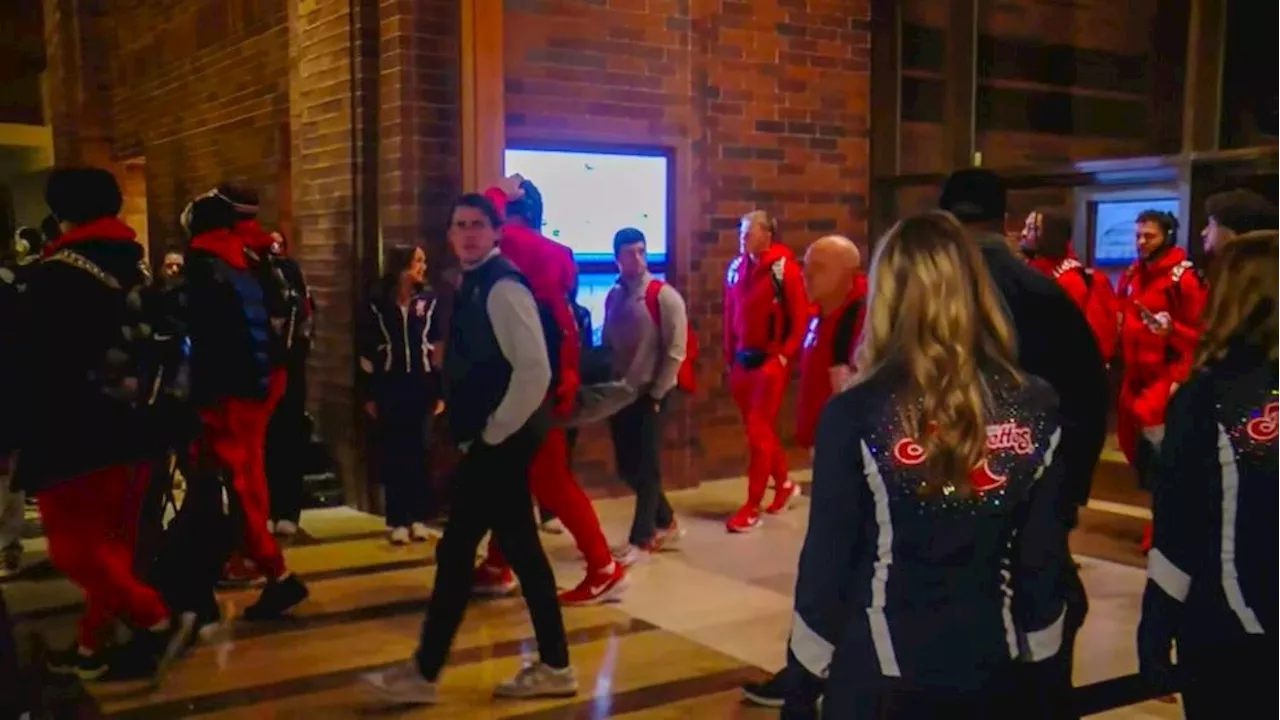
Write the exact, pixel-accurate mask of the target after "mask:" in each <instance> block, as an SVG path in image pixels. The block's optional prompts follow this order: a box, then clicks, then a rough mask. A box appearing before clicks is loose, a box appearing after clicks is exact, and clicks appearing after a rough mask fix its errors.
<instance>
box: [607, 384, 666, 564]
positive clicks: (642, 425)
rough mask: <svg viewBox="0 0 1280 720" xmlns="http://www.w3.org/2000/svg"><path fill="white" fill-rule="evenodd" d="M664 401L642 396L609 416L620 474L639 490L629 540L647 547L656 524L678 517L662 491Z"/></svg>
mask: <svg viewBox="0 0 1280 720" xmlns="http://www.w3.org/2000/svg"><path fill="white" fill-rule="evenodd" d="M661 419H662V404H661V403H655V402H654V400H653V398H651V397H649V396H648V395H644V396H642V397H641V398H640V399H638V400H636V401H635V402H634V403H632V404H630V405H628V406H626V407H625V408H623V409H622V410H620V411H619V412H618V414H616V415H614V416H613V417H611V418H609V435H610V436H611V437H612V438H613V457H614V461H615V463H616V464H617V468H618V475H619V476H620V477H621V478H622V480H623V482H625V483H626V484H627V485H629V486H630V487H631V489H632V490H635V493H636V511H635V515H634V516H633V518H632V520H631V537H630V538H629V540H628V542H630V543H631V544H632V545H636V546H639V547H643V546H644V545H645V544H647V543H648V542H649V541H650V540H652V539H653V534H654V530H655V529H656V528H664V529H665V528H669V527H671V524H672V522H674V520H675V518H674V517H673V515H672V512H671V504H670V503H668V502H667V496H666V495H665V494H663V492H662V466H661V462H660V452H661V445H662V423H661Z"/></svg>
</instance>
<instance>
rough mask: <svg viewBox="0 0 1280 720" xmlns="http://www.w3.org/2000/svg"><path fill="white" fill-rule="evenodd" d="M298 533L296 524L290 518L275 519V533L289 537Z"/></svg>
mask: <svg viewBox="0 0 1280 720" xmlns="http://www.w3.org/2000/svg"><path fill="white" fill-rule="evenodd" d="M297 534H298V524H297V523H295V522H293V521H292V520H277V521H276V535H279V536H281V537H287V538H291V537H293V536H294V535H297Z"/></svg>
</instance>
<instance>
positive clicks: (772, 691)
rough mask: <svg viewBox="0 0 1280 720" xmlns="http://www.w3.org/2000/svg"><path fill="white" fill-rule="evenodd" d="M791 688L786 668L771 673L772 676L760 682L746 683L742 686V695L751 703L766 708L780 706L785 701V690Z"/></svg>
mask: <svg viewBox="0 0 1280 720" xmlns="http://www.w3.org/2000/svg"><path fill="white" fill-rule="evenodd" d="M790 689H791V683H790V679H789V677H788V675H787V670H786V668H783V669H781V670H779V671H778V672H776V673H774V674H773V677H771V678H769V679H768V680H765V681H764V682H761V683H747V684H746V685H743V686H742V697H743V699H744V700H746V701H747V702H749V703H751V704H752V705H759V706H760V707H767V708H780V707H782V705H783V703H784V702H785V701H786V698H787V692H788V691H789V690H790Z"/></svg>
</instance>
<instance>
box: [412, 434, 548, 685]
mask: <svg viewBox="0 0 1280 720" xmlns="http://www.w3.org/2000/svg"><path fill="white" fill-rule="evenodd" d="M540 441H541V434H540V433H538V432H536V431H534V429H533V428H531V427H529V426H526V427H525V428H523V429H521V430H520V431H519V432H517V433H516V434H515V435H513V436H512V437H510V438H509V439H507V440H506V441H504V442H503V443H501V444H499V445H496V446H488V445H483V444H481V443H479V442H477V443H476V444H475V445H473V446H472V447H471V449H470V450H469V451H468V452H467V454H466V455H465V456H464V457H463V458H462V460H461V462H459V463H458V469H457V472H456V474H455V476H454V483H453V507H452V509H451V511H450V513H449V521H448V523H447V524H446V525H445V528H444V537H442V538H441V539H440V545H439V546H438V547H437V548H436V581H435V587H434V588H433V589H432V592H431V604H430V605H429V606H428V608H427V617H426V620H424V621H423V623H422V638H421V640H420V641H419V643H418V652H417V656H416V658H417V662H418V669H419V671H420V672H421V673H422V675H423V677H425V678H427V679H429V680H435V679H436V678H437V677H438V676H439V674H440V670H441V668H443V667H444V664H445V661H446V660H447V659H448V656H449V650H450V648H451V647H452V645H453V638H454V636H455V635H456V634H457V632H458V626H459V625H460V624H462V615H463V613H464V611H465V610H466V607H467V601H468V600H469V599H470V598H471V586H472V581H473V580H474V571H475V558H476V550H477V548H479V547H480V541H481V539H483V538H484V534H485V533H486V532H488V531H489V530H492V531H493V538H494V540H496V541H497V543H498V547H499V548H500V549H501V550H502V554H503V556H505V557H506V559H507V562H508V563H510V564H511V569H512V570H513V571H515V574H516V577H517V578H519V580H520V589H521V591H522V592H523V593H524V600H525V604H526V605H528V606H529V616H530V617H531V618H532V620H533V632H534V636H535V637H536V638H537V640H538V654H539V656H540V657H541V659H542V662H544V663H546V664H547V665H550V666H551V667H554V668H564V667H568V666H569V646H568V643H567V641H566V640H565V635H564V619H563V618H562V617H561V615H560V602H559V599H558V598H557V597H556V579H555V576H554V575H553V574H552V573H551V564H550V563H548V562H547V556H546V554H544V553H543V551H542V544H541V542H540V541H539V540H538V527H537V525H536V524H535V522H534V519H533V497H532V496H531V495H530V493H529V479H528V472H529V464H530V462H531V461H532V459H533V453H534V450H536V449H537V446H538V443H539V442H540Z"/></svg>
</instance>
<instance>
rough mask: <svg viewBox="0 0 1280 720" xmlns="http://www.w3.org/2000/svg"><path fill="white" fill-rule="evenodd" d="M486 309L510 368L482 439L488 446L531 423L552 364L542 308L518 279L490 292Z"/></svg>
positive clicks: (504, 283)
mask: <svg viewBox="0 0 1280 720" xmlns="http://www.w3.org/2000/svg"><path fill="white" fill-rule="evenodd" d="M485 310H486V311H487V312H488V313H489V322H490V323H491V324H492V325H493V334H494V337H495V338H497V340H498V348H499V349H500V350H501V351H502V356H503V357H505V358H506V359H507V362H508V363H510V364H511V380H510V382H508V383H507V392H506V393H505V394H504V395H503V396H502V400H501V402H499V403H498V407H497V408H495V409H494V411H493V414H492V415H490V416H489V422H488V423H486V424H485V427H484V430H483V432H482V433H481V436H480V437H481V439H482V440H483V441H484V442H485V444H487V445H497V444H499V443H501V442H503V441H504V440H506V439H507V438H509V437H511V436H512V435H513V434H515V432H516V431H517V430H519V429H520V428H521V427H523V426H524V424H525V423H527V422H529V418H531V417H532V416H533V413H534V412H535V411H537V409H538V407H539V406H541V405H542V403H543V401H544V400H545V399H546V396H547V389H548V388H549V387H550V385H551V364H550V361H549V359H548V355H547V338H546V335H544V334H543V330H542V319H541V318H540V317H539V315H538V305H537V303H536V302H535V301H534V299H533V293H531V292H530V291H529V288H527V287H525V286H524V285H523V284H522V283H520V282H519V281H518V280H513V279H510V278H507V279H503V280H499V281H498V282H497V283H495V284H494V286H493V288H492V289H490V290H489V297H488V300H487V301H486V302H485ZM464 401H465V400H464Z"/></svg>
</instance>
